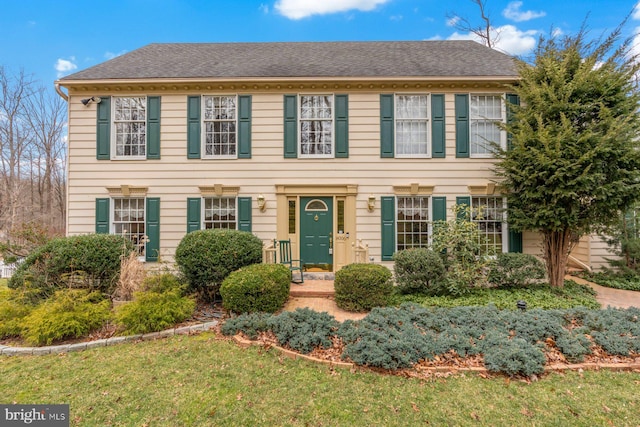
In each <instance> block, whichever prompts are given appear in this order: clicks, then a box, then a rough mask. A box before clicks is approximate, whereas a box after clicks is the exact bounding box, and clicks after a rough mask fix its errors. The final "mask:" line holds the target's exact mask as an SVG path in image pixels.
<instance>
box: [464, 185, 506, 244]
mask: <svg viewBox="0 0 640 427" xmlns="http://www.w3.org/2000/svg"><path fill="white" fill-rule="evenodd" d="M471 220H472V221H473V222H475V223H477V224H478V230H480V238H481V240H480V243H481V245H482V252H483V253H484V254H488V255H494V254H497V253H501V252H507V251H508V239H507V235H506V231H507V227H506V203H505V199H504V198H503V197H494V196H490V197H487V196H473V197H472V198H471Z"/></svg>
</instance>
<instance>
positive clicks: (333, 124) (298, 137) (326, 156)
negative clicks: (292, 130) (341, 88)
mask: <svg viewBox="0 0 640 427" xmlns="http://www.w3.org/2000/svg"><path fill="white" fill-rule="evenodd" d="M303 96H330V97H331V154H302V138H301V135H302V126H301V122H302V121H303V120H308V119H303V118H302V102H301V98H302V97H303ZM296 114H297V119H298V122H297V129H298V134H297V135H296V140H297V141H298V143H297V145H298V147H297V150H298V158H300V159H333V158H335V156H336V96H335V94H334V93H300V94H298V111H296Z"/></svg>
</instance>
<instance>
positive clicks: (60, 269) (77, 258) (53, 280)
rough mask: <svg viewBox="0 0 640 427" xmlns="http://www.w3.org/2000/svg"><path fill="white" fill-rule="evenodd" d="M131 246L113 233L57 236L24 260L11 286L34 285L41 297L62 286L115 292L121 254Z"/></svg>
mask: <svg viewBox="0 0 640 427" xmlns="http://www.w3.org/2000/svg"><path fill="white" fill-rule="evenodd" d="M131 249H132V246H131V242H130V241H129V240H128V239H125V238H124V237H122V236H117V235H113V234H87V235H83V236H70V237H63V238H58V239H53V240H50V241H49V242H48V243H46V244H45V245H44V246H41V247H40V248H38V249H36V250H35V251H34V252H32V253H31V254H30V255H29V256H28V257H27V258H26V259H25V260H24V262H22V263H21V264H20V266H19V267H18V268H17V270H16V272H15V273H14V274H13V276H12V277H11V279H10V280H9V283H8V286H9V287H10V288H13V289H17V288H29V289H32V290H33V291H34V294H33V295H34V296H35V297H37V298H46V297H47V296H50V295H52V294H53V293H54V292H55V291H56V290H58V289H61V288H80V289H88V290H91V291H94V290H96V291H99V292H102V293H105V294H111V293H112V292H113V290H114V288H115V285H116V283H117V282H118V276H119V273H120V260H121V256H122V255H123V254H128V253H129V252H130V251H131Z"/></svg>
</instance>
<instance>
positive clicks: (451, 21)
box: [447, 15, 460, 27]
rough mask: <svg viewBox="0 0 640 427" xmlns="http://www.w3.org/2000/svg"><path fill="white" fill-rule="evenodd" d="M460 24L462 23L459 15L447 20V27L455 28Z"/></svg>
mask: <svg viewBox="0 0 640 427" xmlns="http://www.w3.org/2000/svg"><path fill="white" fill-rule="evenodd" d="M458 22H460V17H459V16H457V15H456V16H452V17H451V18H449V19H447V27H455V26H456V24H457V23H458Z"/></svg>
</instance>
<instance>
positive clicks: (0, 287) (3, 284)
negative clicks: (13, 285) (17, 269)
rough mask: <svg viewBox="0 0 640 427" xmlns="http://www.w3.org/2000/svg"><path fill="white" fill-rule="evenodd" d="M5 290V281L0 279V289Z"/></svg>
mask: <svg viewBox="0 0 640 427" xmlns="http://www.w3.org/2000/svg"><path fill="white" fill-rule="evenodd" d="M3 288H4V289H6V288H7V279H0V289H3Z"/></svg>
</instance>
